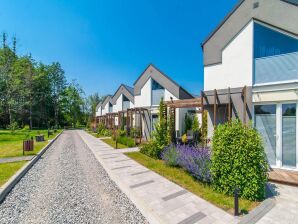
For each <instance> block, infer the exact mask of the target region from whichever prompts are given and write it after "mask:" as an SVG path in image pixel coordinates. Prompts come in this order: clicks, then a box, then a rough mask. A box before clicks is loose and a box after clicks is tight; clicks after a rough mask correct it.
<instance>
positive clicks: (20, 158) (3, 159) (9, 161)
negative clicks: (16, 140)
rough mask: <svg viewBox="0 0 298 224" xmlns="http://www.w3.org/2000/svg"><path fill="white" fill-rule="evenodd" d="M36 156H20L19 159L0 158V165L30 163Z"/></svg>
mask: <svg viewBox="0 0 298 224" xmlns="http://www.w3.org/2000/svg"><path fill="white" fill-rule="evenodd" d="M33 157H34V156H18V157H8V158H0V164H1V163H13V162H19V161H29V160H31V159H32V158H33Z"/></svg>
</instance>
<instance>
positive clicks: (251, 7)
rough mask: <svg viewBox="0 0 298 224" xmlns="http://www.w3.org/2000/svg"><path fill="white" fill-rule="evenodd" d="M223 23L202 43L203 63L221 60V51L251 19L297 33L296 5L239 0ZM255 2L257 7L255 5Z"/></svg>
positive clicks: (297, 16) (276, 1)
mask: <svg viewBox="0 0 298 224" xmlns="http://www.w3.org/2000/svg"><path fill="white" fill-rule="evenodd" d="M238 2H239V3H238V4H237V7H236V8H235V10H233V11H232V13H231V14H229V15H228V16H227V17H226V19H225V20H224V23H223V24H221V25H220V26H219V27H217V28H216V29H215V31H214V32H213V35H211V36H209V38H208V39H207V40H206V41H205V42H204V43H203V44H204V45H203V48H204V65H205V66H206V65H211V64H218V63H221V62H222V54H221V51H222V49H224V47H225V46H227V45H228V43H229V42H230V41H231V40H232V39H233V38H234V37H235V36H236V35H237V33H239V32H240V30H241V29H242V28H243V26H244V25H245V24H248V23H249V22H250V21H251V20H252V19H256V20H258V21H262V22H264V23H266V24H272V25H273V26H275V27H279V28H282V29H284V30H288V31H289V32H290V33H296V34H297V33H298V26H297V23H294V22H293V21H298V13H297V6H295V5H293V4H289V3H286V2H285V1H281V0H259V1H255V0H241V1H238ZM255 4H257V7H255Z"/></svg>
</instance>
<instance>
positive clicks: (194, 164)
mask: <svg viewBox="0 0 298 224" xmlns="http://www.w3.org/2000/svg"><path fill="white" fill-rule="evenodd" d="M161 158H162V159H163V160H164V161H165V162H166V164H168V165H170V166H180V167H182V168H184V169H185V170H187V171H188V172H189V173H190V174H191V175H192V176H194V177H195V178H196V179H198V180H201V181H203V182H211V174H210V166H211V155H210V150H209V149H208V148H197V147H194V146H189V145H170V146H168V147H166V148H165V149H164V150H163V152H162V154H161Z"/></svg>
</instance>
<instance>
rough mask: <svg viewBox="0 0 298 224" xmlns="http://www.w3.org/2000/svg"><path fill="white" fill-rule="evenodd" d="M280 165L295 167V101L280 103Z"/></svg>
mask: <svg viewBox="0 0 298 224" xmlns="http://www.w3.org/2000/svg"><path fill="white" fill-rule="evenodd" d="M282 166H283V167H296V103H290V104H282Z"/></svg>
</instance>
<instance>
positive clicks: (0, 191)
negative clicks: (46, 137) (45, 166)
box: [0, 131, 63, 203]
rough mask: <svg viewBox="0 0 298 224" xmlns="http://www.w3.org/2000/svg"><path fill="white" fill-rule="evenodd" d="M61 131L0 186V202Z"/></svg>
mask: <svg viewBox="0 0 298 224" xmlns="http://www.w3.org/2000/svg"><path fill="white" fill-rule="evenodd" d="M62 133H63V131H62V132H61V133H59V134H58V135H57V136H56V137H55V138H53V139H52V140H50V142H49V143H48V144H47V145H46V146H45V147H43V148H42V149H41V150H40V151H39V152H38V153H37V154H36V155H35V156H34V157H33V158H32V159H31V160H30V162H28V163H27V164H25V165H24V166H23V167H22V168H21V169H19V170H18V171H17V172H16V173H15V174H14V175H13V176H12V177H11V178H10V179H9V180H8V181H7V182H6V183H5V184H4V185H3V186H2V187H0V203H2V202H3V200H4V199H5V197H6V196H7V195H8V193H9V192H10V191H11V190H12V189H13V188H14V186H15V185H16V184H17V183H18V182H19V181H20V180H21V179H22V177H23V176H24V175H25V174H26V173H27V172H28V171H29V170H30V168H31V167H32V166H33V165H34V164H35V163H36V162H37V161H38V160H39V159H40V158H41V156H42V155H43V154H44V153H45V152H46V151H47V149H48V148H49V147H50V146H51V145H52V144H53V143H54V142H55V141H56V139H57V138H58V137H59V136H60V135H61V134H62Z"/></svg>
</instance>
